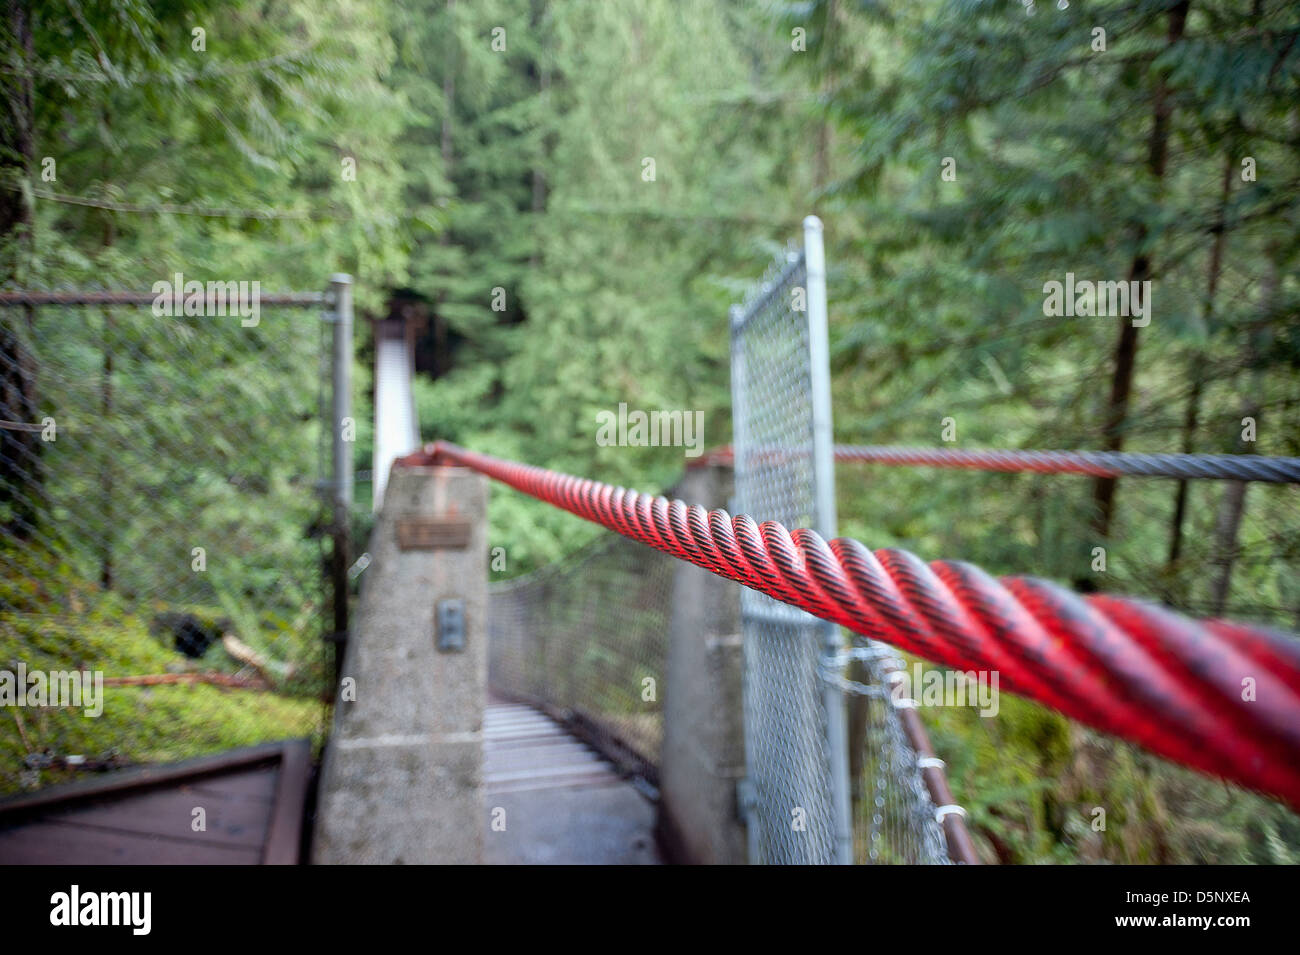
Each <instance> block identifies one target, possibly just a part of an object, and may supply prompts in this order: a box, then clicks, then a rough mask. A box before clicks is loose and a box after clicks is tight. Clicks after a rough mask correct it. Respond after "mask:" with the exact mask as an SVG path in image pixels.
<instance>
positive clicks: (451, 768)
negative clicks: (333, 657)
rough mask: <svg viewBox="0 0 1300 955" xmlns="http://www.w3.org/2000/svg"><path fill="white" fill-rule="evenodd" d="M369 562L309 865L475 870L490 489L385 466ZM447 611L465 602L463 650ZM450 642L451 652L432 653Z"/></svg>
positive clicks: (448, 474)
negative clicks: (386, 479) (431, 865)
mask: <svg viewBox="0 0 1300 955" xmlns="http://www.w3.org/2000/svg"><path fill="white" fill-rule="evenodd" d="M369 553H370V557H371V563H370V566H369V567H368V568H367V569H366V575H365V578H364V582H363V586H362V589H361V601H360V607H359V608H358V612H357V615H356V621H355V625H354V626H353V628H352V635H351V638H350V639H349V641H348V648H347V655H346V657H345V659H344V662H343V671H342V676H343V679H342V681H341V683H340V688H339V698H338V700H337V701H336V704H335V710H334V731H333V735H332V737H331V739H330V744H329V748H328V750H327V752H326V757H325V766H324V772H323V775H322V778H321V786H320V796H319V802H318V805H319V809H318V812H317V822H316V833H315V841H314V845H313V852H312V855H313V861H315V862H318V863H354V864H355V863H380V864H388V863H477V862H480V861H482V856H483V796H482V775H483V708H484V705H485V702H486V685H487V479H486V478H484V477H483V476H482V475H479V474H476V473H474V472H472V471H470V470H467V469H465V468H453V467H395V468H394V469H393V471H392V475H391V477H390V480H389V483H388V487H387V490H386V492H385V494H384V503H383V507H382V509H381V510H380V513H379V517H378V522H377V523H376V526H375V530H374V533H373V535H372V537H371V541H370V547H369ZM448 601H450V602H452V603H447V604H445V603H444V602H448ZM455 601H463V604H461V605H460V607H461V613H460V618H461V620H462V621H463V646H462V648H461V649H456V648H455V646H454V644H455V641H454V636H455V633H454V631H455V623H456V620H455V617H456V604H455V603H454V602H455ZM440 604H443V605H444V606H443V612H442V613H439V612H438V608H439V605H440ZM448 610H450V613H448ZM448 636H450V637H452V638H453V639H452V641H451V644H452V645H450V646H440V643H442V644H445V643H447V641H446V639H445V638H446V637H448ZM350 690H351V691H352V692H351V696H352V698H351V699H350V698H349V696H350Z"/></svg>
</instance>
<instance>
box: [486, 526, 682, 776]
mask: <svg viewBox="0 0 1300 955" xmlns="http://www.w3.org/2000/svg"><path fill="white" fill-rule="evenodd" d="M673 564H674V558H672V557H669V556H668V555H667V554H663V553H660V552H659V551H657V550H653V549H652V548H649V547H646V546H645V545H644V544H640V543H637V542H636V541H631V540H628V539H626V538H624V537H619V536H618V535H616V534H605V535H602V536H601V537H600V538H598V539H597V540H596V541H595V542H594V543H592V544H590V545H588V546H587V547H586V548H584V549H583V550H582V551H580V552H579V553H577V554H576V555H574V556H573V557H572V558H570V559H567V560H565V561H563V562H560V563H556V564H553V565H551V566H548V567H545V568H543V569H542V570H539V571H537V572H535V573H532V574H529V575H527V576H524V577H519V578H516V579H514V580H507V581H501V582H498V583H493V584H491V585H490V586H489V589H488V684H489V686H490V688H491V690H492V692H494V693H495V694H497V695H498V696H501V697H505V698H507V699H511V700H518V701H521V702H528V703H534V704H537V703H540V704H543V705H545V706H547V707H550V708H554V709H557V710H560V711H564V712H566V713H567V714H570V715H576V716H579V717H580V718H582V719H583V720H585V721H586V722H587V723H588V724H589V725H592V726H595V727H597V728H598V729H599V730H600V731H602V732H603V733H604V734H606V735H607V736H608V737H609V738H610V739H612V740H613V741H614V742H615V743H616V744H617V745H619V746H620V747H622V748H623V749H625V750H627V751H629V752H630V753H632V754H634V755H635V756H636V757H639V759H640V760H641V761H642V762H643V763H644V764H645V765H646V766H649V767H655V766H657V765H658V763H659V754H660V748H661V745H662V742H663V711H662V705H661V704H662V700H661V697H660V693H661V690H662V688H663V685H664V666H665V662H666V660H667V654H668V622H669V613H670V601H671V597H672V593H671V588H672V575H673Z"/></svg>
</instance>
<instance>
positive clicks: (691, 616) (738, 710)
mask: <svg viewBox="0 0 1300 955" xmlns="http://www.w3.org/2000/svg"><path fill="white" fill-rule="evenodd" d="M731 480H732V478H731V468H730V467H729V466H722V465H706V466H703V467H699V468H693V469H691V470H688V471H687V472H686V476H685V478H683V480H682V482H681V484H679V485H678V486H677V488H676V489H675V491H674V496H676V497H679V498H681V499H682V500H684V501H686V502H687V503H688V504H699V505H701V506H704V507H710V508H715V507H725V506H726V504H727V499H728V497H729V495H730V494H731ZM664 679H665V686H664V691H663V700H664V741H663V749H662V756H661V758H660V766H659V819H658V823H657V830H658V835H659V839H660V841H661V842H662V843H663V845H664V848H665V849H666V851H667V852H668V854H669V856H670V857H671V858H672V859H673V860H674V861H677V862H692V863H698V864H724V865H725V864H743V863H744V862H745V861H746V858H745V830H744V825H743V823H742V822H741V820H740V816H739V812H738V802H737V797H736V783H737V781H738V780H739V779H740V778H741V777H743V776H744V774H745V736H744V705H743V699H742V693H741V639H740V590H739V585H738V584H735V583H732V582H731V581H728V580H724V579H723V578H721V577H718V576H716V575H715V574H711V573H709V572H708V571H706V570H703V569H701V568H699V567H696V566H694V565H693V564H689V563H687V562H686V561H678V562H677V567H676V570H675V571H674V576H673V590H672V616H671V618H670V623H669V644H668V660H667V665H666V670H665V675H664Z"/></svg>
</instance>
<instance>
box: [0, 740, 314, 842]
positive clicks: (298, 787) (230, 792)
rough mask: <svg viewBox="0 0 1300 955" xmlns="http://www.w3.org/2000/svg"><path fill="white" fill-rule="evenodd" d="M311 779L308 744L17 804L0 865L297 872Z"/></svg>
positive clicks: (254, 750) (3, 807) (0, 831)
mask: <svg viewBox="0 0 1300 955" xmlns="http://www.w3.org/2000/svg"><path fill="white" fill-rule="evenodd" d="M310 771H311V746H310V744H309V742H308V741H307V740H305V739H298V740H286V741H284V742H280V743H268V744H266V745H263V746H254V747H249V748H247V749H237V750H231V751H229V752H225V753H219V754H217V755H215V756H205V757H201V758H199V759H194V760H189V761H186V762H183V763H173V764H169V765H163V766H150V767H145V768H141V769H128V770H123V771H121V772H115V773H110V774H107V775H105V776H101V777H98V778H95V779H90V780H87V781H85V782H76V783H69V784H68V785H65V786H52V787H50V788H48V789H43V790H40V791H39V792H34V793H31V794H28V795H24V796H17V797H14V798H12V799H7V800H4V801H3V802H0V864H10V865H13V864H29V865H191V864H193V865H293V864H295V863H297V862H298V861H299V857H300V855H301V846H302V821H303V807H304V803H305V800H306V794H307V786H308V780H309V776H310ZM195 809H202V810H203V823H204V829H203V830H201V831H196V829H195V821H196V819H197V818H198V816H197V814H196V813H195Z"/></svg>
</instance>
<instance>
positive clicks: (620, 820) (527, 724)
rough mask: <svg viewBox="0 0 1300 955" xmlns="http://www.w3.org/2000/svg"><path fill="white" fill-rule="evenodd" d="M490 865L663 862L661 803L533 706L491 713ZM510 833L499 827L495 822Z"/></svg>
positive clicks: (487, 767) (486, 727) (486, 769)
mask: <svg viewBox="0 0 1300 955" xmlns="http://www.w3.org/2000/svg"><path fill="white" fill-rule="evenodd" d="M483 736H484V754H483V755H484V758H483V788H484V794H485V798H486V799H487V803H488V813H487V816H488V823H487V827H488V831H487V833H486V835H485V838H484V842H485V856H484V861H485V862H488V863H492V864H498V865H516V864H596V865H629V864H630V865H645V864H651V865H653V864H657V863H659V862H660V861H661V859H660V857H659V852H658V848H657V846H656V844H655V840H654V835H653V830H654V806H653V804H652V803H651V802H650V801H649V800H648V799H646V797H645V796H644V795H642V793H641V792H639V791H638V790H637V789H636V787H635V786H633V785H632V783H630V782H628V781H627V780H625V779H624V778H623V777H622V776H620V775H619V773H618V772H617V771H616V770H615V768H614V766H613V765H612V764H610V763H609V762H608V761H607V760H605V759H604V758H602V757H601V756H600V755H598V754H597V753H596V752H595V751H594V750H592V749H591V748H590V747H589V746H587V745H586V744H585V743H582V742H580V741H579V740H578V739H577V738H575V737H573V736H571V735H570V734H569V733H568V732H566V731H565V729H564V728H563V727H562V726H560V724H558V723H556V722H555V721H554V720H552V719H551V718H550V717H548V716H546V715H544V714H543V713H540V712H539V711H537V710H535V709H533V708H532V707H530V706H524V705H520V704H514V703H489V704H488V706H487V709H486V710H485V712H484V716H483ZM494 819H495V820H500V821H501V822H503V823H504V826H505V828H504V829H500V828H495V829H494V828H493V826H492V823H493V820H494Z"/></svg>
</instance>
